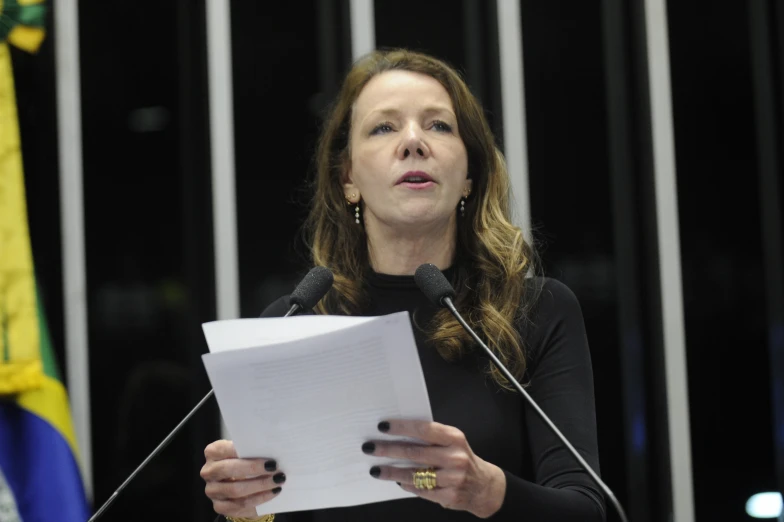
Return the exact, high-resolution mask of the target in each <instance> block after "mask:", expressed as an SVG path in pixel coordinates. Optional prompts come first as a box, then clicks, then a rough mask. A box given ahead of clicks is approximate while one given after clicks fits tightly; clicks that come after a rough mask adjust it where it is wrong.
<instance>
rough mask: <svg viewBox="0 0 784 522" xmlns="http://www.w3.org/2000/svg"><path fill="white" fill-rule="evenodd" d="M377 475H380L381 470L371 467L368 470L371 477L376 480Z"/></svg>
mask: <svg viewBox="0 0 784 522" xmlns="http://www.w3.org/2000/svg"><path fill="white" fill-rule="evenodd" d="M379 475H381V468H379V467H378V466H373V467H372V468H370V476H371V477H373V478H378V477H379Z"/></svg>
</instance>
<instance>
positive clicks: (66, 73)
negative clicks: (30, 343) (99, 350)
mask: <svg viewBox="0 0 784 522" xmlns="http://www.w3.org/2000/svg"><path fill="white" fill-rule="evenodd" d="M78 8H79V6H78V0H60V1H59V2H57V5H56V6H55V10H54V14H55V17H54V25H55V31H54V36H55V44H54V48H55V68H56V72H57V87H56V89H57V141H58V143H57V146H58V159H59V162H60V214H61V218H60V228H61V235H62V256H63V310H64V313H65V353H66V375H67V378H68V381H67V382H68V395H69V397H70V403H71V416H72V419H73V424H74V431H75V433H76V441H77V443H78V445H79V469H80V470H81V473H82V478H83V480H84V485H85V489H86V491H87V496H88V498H89V499H92V498H93V477H92V469H93V467H92V438H91V432H90V371H89V360H88V353H89V352H88V340H87V284H86V269H85V254H84V202H83V194H84V192H83V183H82V108H81V87H80V77H79V75H80V70H79V10H78Z"/></svg>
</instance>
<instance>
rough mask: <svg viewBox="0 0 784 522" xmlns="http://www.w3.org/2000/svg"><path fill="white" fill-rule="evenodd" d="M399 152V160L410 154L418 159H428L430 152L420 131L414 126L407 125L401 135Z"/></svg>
mask: <svg viewBox="0 0 784 522" xmlns="http://www.w3.org/2000/svg"><path fill="white" fill-rule="evenodd" d="M399 152H400V156H401V158H404V159H405V158H407V157H409V156H411V155H412V154H414V155H416V156H418V157H420V158H426V157H428V156H429V155H430V150H429V149H428V147H427V143H426V142H425V140H424V137H423V136H422V129H419V128H417V127H416V126H414V125H409V126H408V127H407V128H406V130H405V132H404V133H403V139H402V140H401V143H400V150H399Z"/></svg>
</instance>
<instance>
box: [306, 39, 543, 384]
mask: <svg viewBox="0 0 784 522" xmlns="http://www.w3.org/2000/svg"><path fill="white" fill-rule="evenodd" d="M393 70H403V71H411V72H415V73H420V74H426V75H428V76H431V77H432V78H435V79H436V80H438V81H439V82H440V83H441V85H443V86H444V88H445V89H446V91H447V93H448V94H449V97H450V98H451V100H452V104H453V105H454V110H455V114H456V116H457V120H458V125H457V126H458V129H459V132H460V137H461V139H462V140H463V142H464V144H465V146H466V151H467V154H468V173H469V177H470V178H471V179H472V180H473V189H472V193H471V196H470V198H469V199H468V201H467V202H466V206H465V217H463V218H460V219H458V222H459V223H458V227H457V228H458V230H457V247H456V251H455V260H454V264H453V266H454V267H455V268H456V270H455V276H454V279H453V281H452V284H453V285H454V287H455V290H456V292H457V296H456V298H455V305H456V306H457V308H458V309H459V310H461V311H463V313H464V316H465V317H466V320H467V321H468V322H469V324H470V325H471V326H472V327H473V328H474V329H475V330H477V331H480V332H482V334H484V337H485V338H486V339H487V342H488V345H489V346H490V348H491V349H492V350H493V352H494V353H495V355H496V356H497V357H498V358H499V359H500V360H501V362H503V363H504V365H505V366H507V368H509V370H510V372H512V374H513V375H514V376H515V377H516V378H517V379H518V380H520V379H522V377H523V374H524V373H525V369H526V358H525V351H524V347H523V343H522V339H521V338H520V335H519V333H518V330H517V327H516V324H517V322H518V321H520V320H522V319H524V318H525V317H526V316H527V307H526V306H525V305H524V297H530V296H524V293H525V288H526V284H525V277H526V275H527V274H528V272H529V271H531V269H532V268H534V259H535V254H534V250H533V248H532V247H531V246H530V245H529V244H528V243H527V242H526V240H525V238H524V237H523V234H522V232H521V230H520V229H519V228H518V227H515V226H514V225H512V223H511V219H510V210H509V193H510V185H509V174H508V172H507V169H506V162H505V160H504V157H503V155H502V153H501V151H500V150H499V149H498V147H497V146H496V144H495V137H494V136H493V133H492V131H491V130H490V126H489V125H488V123H487V120H486V118H485V116H484V112H483V110H482V107H481V105H480V104H479V102H478V100H477V99H476V98H475V97H474V95H473V94H472V93H471V91H470V90H469V89H468V86H467V85H466V83H465V82H464V81H463V79H462V78H461V77H460V75H459V74H458V73H457V72H456V71H455V70H454V69H453V68H451V67H450V66H448V65H447V64H446V63H444V62H442V61H440V60H438V59H435V58H433V57H430V56H427V55H425V54H421V53H416V52H412V51H407V50H403V49H393V50H382V51H373V52H371V53H370V54H368V55H366V56H365V57H363V58H361V59H360V60H359V61H357V62H356V63H355V64H354V66H353V67H352V69H351V70H350V71H349V73H348V75H347V76H346V79H345V81H344V83H343V86H342V88H341V90H340V92H339V94H338V97H337V99H336V100H335V102H334V104H333V106H332V108H331V111H330V114H329V117H328V118H327V119H326V121H325V125H324V128H323V130H322V133H321V137H320V139H319V142H318V149H317V152H316V172H315V180H314V187H313V189H314V190H313V194H314V195H313V200H312V202H311V207H310V213H309V216H308V219H307V221H306V224H305V232H306V241H307V243H308V245H309V246H310V251H311V256H312V262H313V264H315V265H321V266H326V267H329V268H330V269H331V270H332V272H333V274H334V276H335V283H334V285H333V287H332V289H331V290H330V291H329V293H328V294H327V296H326V297H325V298H324V299H323V300H322V301H321V302H320V303H319V304H318V305H317V307H316V311H317V312H319V313H332V314H346V315H353V314H357V313H361V311H362V310H363V308H365V307H366V306H367V304H368V302H367V296H366V292H365V290H364V287H363V280H364V278H365V276H366V273H367V270H368V269H369V266H370V264H369V263H370V262H369V257H368V248H367V237H366V235H365V229H364V227H362V226H358V225H356V224H355V223H354V215H353V212H352V210H351V209H352V208H353V207H351V208H350V207H349V205H348V202H347V201H346V200H345V197H344V193H343V186H342V178H343V173H344V172H345V170H346V168H347V166H348V165H349V162H350V151H349V136H350V132H351V116H352V110H353V106H354V103H355V102H356V100H357V98H358V97H359V94H360V92H361V91H362V89H363V88H364V87H365V85H367V83H368V82H369V81H370V80H371V79H372V78H373V77H374V76H376V75H378V74H381V73H383V72H386V71H393ZM525 302H531V299H525ZM427 328H428V330H429V334H430V335H429V340H430V342H431V343H432V344H433V345H434V346H435V347H436V348H437V350H438V352H439V353H440V354H441V355H442V356H443V357H444V358H446V359H448V360H454V359H457V358H459V357H460V355H462V354H463V353H464V352H465V351H466V350H467V349H468V348H469V347H470V346H472V344H473V341H472V339H471V338H470V337H469V336H468V334H467V333H466V332H465V331H464V330H463V328H462V327H461V326H460V324H459V323H458V322H457V321H456V320H455V319H454V317H452V315H451V314H450V313H449V311H448V310H439V311H438V312H437V313H436V315H435V317H434V318H433V320H432V322H431V324H429V325H428V326H427ZM489 372H490V374H491V375H492V377H493V379H494V380H495V381H496V382H497V383H499V384H500V385H501V386H504V387H507V388H508V387H509V384H508V383H507V382H506V379H505V378H504V376H503V375H502V374H501V373H500V372H498V371H497V370H496V369H495V368H494V367H493V368H490V369H489Z"/></svg>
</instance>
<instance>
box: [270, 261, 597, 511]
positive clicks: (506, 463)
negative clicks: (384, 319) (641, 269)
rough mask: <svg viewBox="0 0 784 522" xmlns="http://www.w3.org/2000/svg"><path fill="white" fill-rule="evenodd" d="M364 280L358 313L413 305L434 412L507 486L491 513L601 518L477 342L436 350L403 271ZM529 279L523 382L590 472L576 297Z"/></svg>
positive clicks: (409, 502) (426, 308)
mask: <svg viewBox="0 0 784 522" xmlns="http://www.w3.org/2000/svg"><path fill="white" fill-rule="evenodd" d="M446 273H447V276H448V277H449V275H450V274H449V272H448V271H447V272H446ZM367 283H368V285H367V290H368V292H369V296H370V306H369V307H368V309H367V313H366V315H383V314H388V313H394V312H398V311H401V310H407V311H409V312H410V313H411V315H412V318H413V324H414V325H415V326H414V332H415V337H416V341H417V347H418V349H419V356H420V361H421V363H422V370H423V373H424V375H425V381H426V384H427V389H428V395H429V398H430V402H431V408H432V411H433V418H434V420H435V421H436V422H441V423H444V424H447V425H451V426H455V427H457V428H458V429H460V430H461V431H463V433H465V435H466V439H467V440H468V442H469V444H470V445H471V448H472V450H473V451H474V453H476V455H478V456H479V457H480V458H482V459H484V460H486V461H488V462H491V463H493V464H495V465H497V466H498V467H500V468H501V469H502V470H504V474H505V476H506V481H507V488H506V495H505V497H504V502H503V505H502V507H501V509H500V510H499V511H498V512H497V513H496V514H494V515H493V516H492V517H491V519H492V520H497V521H506V520H515V521H517V520H525V521H526V522H538V521H552V520H558V521H562V522H569V521H572V520H574V521H578V520H579V521H581V522H593V521H597V522H598V521H603V520H605V508H604V501H603V498H602V494H601V492H600V490H599V488H598V487H597V486H596V485H595V484H594V483H593V481H592V479H591V478H590V476H589V475H588V474H587V473H586V472H585V471H583V470H582V468H581V467H580V465H579V464H578V463H577V461H576V460H575V459H574V458H573V457H572V456H571V454H570V453H569V452H568V450H567V449H566V448H564V447H563V445H562V444H561V442H560V440H558V438H557V437H556V436H555V435H553V434H552V433H551V432H550V430H549V429H548V428H547V426H546V425H545V424H544V423H543V422H542V421H541V420H540V419H539V417H538V416H537V414H536V413H535V412H534V411H533V409H531V408H530V407H529V406H527V404H525V403H524V400H523V398H522V397H520V396H519V394H518V393H517V392H516V391H514V392H512V391H508V390H503V389H501V388H500V387H498V386H497V385H496V384H495V383H494V382H493V381H491V380H490V379H489V377H488V376H487V374H486V372H485V369H486V368H487V364H488V363H489V361H488V360H487V359H486V357H485V356H484V355H483V354H482V352H480V351H478V349H477V351H474V352H472V353H470V354H468V355H466V356H464V357H463V358H461V359H460V360H459V361H454V362H447V361H446V360H444V359H443V358H442V357H441V356H440V355H439V354H438V353H437V351H436V349H435V347H433V346H432V345H431V343H430V342H429V341H428V339H427V338H426V335H425V333H424V331H422V330H421V329H419V328H418V327H417V325H423V324H426V323H427V321H429V320H430V318H432V316H433V314H434V313H435V312H436V310H435V308H434V307H433V305H432V304H430V303H429V302H428V301H427V299H426V298H425V297H424V296H423V295H422V293H421V292H420V291H419V289H418V288H417V287H416V284H415V283H414V281H413V278H412V277H407V276H388V275H382V274H371V275H370V276H369V278H368V281H367ZM529 285H530V287H531V289H533V288H541V291H540V292H537V293H536V294H537V295H538V297H537V300H536V302H535V305H534V306H533V308H532V311H531V313H530V315H529V320H527V321H523V322H522V324H521V325H520V326H519V331H520V333H521V336H522V338H523V343H524V347H525V351H526V359H527V364H528V369H527V371H526V379H525V380H524V383H523V384H524V385H526V386H527V391H528V393H529V394H530V395H531V396H532V398H533V399H534V400H535V401H536V402H537V403H538V404H539V406H540V407H541V408H542V409H543V410H544V411H545V413H547V415H548V416H549V417H550V418H551V420H552V421H553V422H554V423H555V425H556V426H558V428H559V429H560V430H561V431H562V432H563V434H564V435H565V436H566V437H567V438H568V439H569V440H570V441H571V443H572V444H573V445H574V446H575V448H577V450H578V451H579V452H580V454H581V455H582V456H583V458H584V459H585V460H586V461H587V462H588V463H589V464H590V465H591V467H593V468H594V470H596V471H597V473H598V471H599V466H598V460H599V459H598V445H597V440H596V419H595V405H594V395H593V375H592V369H591V360H590V353H589V350H588V343H587V339H586V335H585V327H584V324H583V318H582V312H581V310H580V305H579V303H578V301H577V298H576V297H575V296H574V294H573V293H572V292H571V291H570V290H569V289H568V288H567V287H566V286H565V285H563V284H562V283H560V282H558V281H556V280H553V279H531V280H530V281H529ZM287 305H288V301H287V299H286V298H283V299H280V300H278V301H276V302H275V303H273V304H272V305H270V307H268V308H267V310H265V311H264V314H263V316H275V315H282V314H283V313H285V310H286V309H287ZM284 490H285V488H284ZM475 518H476V517H474V516H473V515H471V514H470V513H467V512H461V511H450V510H446V509H444V508H442V507H441V506H439V505H438V504H434V503H432V502H428V501H425V500H422V499H418V498H416V499H403V500H395V501H390V502H382V503H375V504H368V505H364V506H352V507H347V508H335V509H326V510H319V511H313V512H307V513H305V512H302V513H290V514H286V515H281V516H280V518H279V520H281V522H334V521H360V520H363V521H364V520H377V521H393V520H394V521H399V520H409V519H414V520H418V519H422V520H428V521H429V522H435V521H439V520H450V521H455V520H474V519H475Z"/></svg>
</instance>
